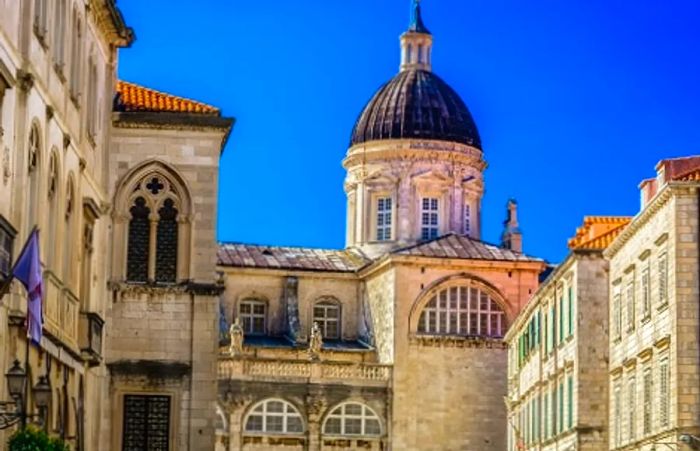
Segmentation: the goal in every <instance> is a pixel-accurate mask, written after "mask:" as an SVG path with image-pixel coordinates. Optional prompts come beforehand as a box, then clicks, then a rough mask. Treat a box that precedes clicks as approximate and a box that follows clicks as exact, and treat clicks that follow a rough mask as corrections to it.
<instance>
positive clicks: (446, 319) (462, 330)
mask: <svg viewBox="0 0 700 451" xmlns="http://www.w3.org/2000/svg"><path fill="white" fill-rule="evenodd" d="M505 330H506V317H505V313H504V312H503V310H502V309H501V307H500V306H499V305H498V303H497V302H496V301H495V300H494V299H493V298H492V297H491V296H490V295H489V294H488V293H487V292H486V291H484V290H482V289H481V288H480V287H478V286H473V285H458V286H450V287H447V288H443V289H441V290H439V291H437V292H435V293H434V294H433V295H432V297H431V298H430V300H429V301H428V303H427V304H426V305H425V307H424V308H423V311H422V312H421V315H420V319H419V321H418V332H419V333H424V334H436V335H462V336H482V337H492V338H501V337H503V334H504V333H505Z"/></svg>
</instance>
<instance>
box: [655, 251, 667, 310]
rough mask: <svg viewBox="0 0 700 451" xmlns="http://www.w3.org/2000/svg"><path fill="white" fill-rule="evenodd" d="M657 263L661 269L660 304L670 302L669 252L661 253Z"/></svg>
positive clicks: (659, 269)
mask: <svg viewBox="0 0 700 451" xmlns="http://www.w3.org/2000/svg"><path fill="white" fill-rule="evenodd" d="M657 264H658V271H659V304H660V305H664V304H666V303H667V302H668V254H667V253H666V252H663V253H662V254H661V255H659V260H658V263H657Z"/></svg>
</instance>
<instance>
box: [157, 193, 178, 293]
mask: <svg viewBox="0 0 700 451" xmlns="http://www.w3.org/2000/svg"><path fill="white" fill-rule="evenodd" d="M158 218H159V219H158V227H157V232H156V281H157V282H168V283H173V282H175V280H176V279H177V209H176V208H175V202H173V200H172V199H165V201H164V202H163V206H162V207H161V208H160V209H159V210H158Z"/></svg>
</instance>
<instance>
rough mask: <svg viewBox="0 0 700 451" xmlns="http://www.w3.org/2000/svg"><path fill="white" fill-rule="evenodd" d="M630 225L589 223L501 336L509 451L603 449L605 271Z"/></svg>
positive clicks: (606, 220) (611, 220)
mask: <svg viewBox="0 0 700 451" xmlns="http://www.w3.org/2000/svg"><path fill="white" fill-rule="evenodd" d="M629 222H630V218H624V217H601V216H588V217H586V218H585V219H584V223H583V226H582V227H580V228H579V229H578V230H577V232H576V236H575V237H574V238H572V239H571V240H570V241H569V249H570V250H571V252H570V253H569V255H568V256H567V258H566V259H564V261H563V262H562V263H561V264H559V265H558V266H557V267H556V269H555V270H554V271H553V272H552V273H551V274H550V275H549V276H548V278H547V279H546V281H545V282H544V283H542V285H540V287H539V289H538V290H537V291H536V292H535V294H534V295H533V296H532V298H531V300H530V301H529V303H528V305H527V307H526V308H525V309H524V310H523V312H522V313H521V315H520V316H519V317H518V318H517V320H516V321H515V322H514V323H513V325H512V327H511V329H510V330H509V331H508V333H507V334H506V337H505V340H506V342H507V343H508V349H509V358H508V398H507V401H506V403H507V405H508V449H509V450H512V451H515V450H544V451H549V450H562V451H566V450H590V451H603V450H607V449H608V448H607V446H608V441H607V438H608V428H607V415H606V408H607V403H608V391H607V384H606V381H607V378H608V365H607V362H608V352H607V351H608V347H607V343H608V341H607V330H608V318H607V312H608V283H607V281H608V263H607V261H606V260H605V258H604V257H603V250H604V249H605V248H606V247H607V246H608V245H610V243H611V242H612V241H613V239H614V238H615V237H616V236H618V235H619V234H620V233H621V232H622V231H623V230H624V229H625V227H626V225H627V224H628V223H629Z"/></svg>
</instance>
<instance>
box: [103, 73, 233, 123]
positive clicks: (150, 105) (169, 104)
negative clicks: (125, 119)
mask: <svg viewBox="0 0 700 451" xmlns="http://www.w3.org/2000/svg"><path fill="white" fill-rule="evenodd" d="M114 109H115V110H116V111H124V112H150V113H161V112H167V113H190V114H206V115H218V114H219V113H220V110H219V109H218V108H216V107H214V106H211V105H207V104H206V103H202V102H197V101H195V100H190V99H186V98H184V97H177V96H174V95H171V94H166V93H164V92H160V91H156V90H154V89H150V88H146V87H143V86H140V85H137V84H135V83H130V82H127V81H118V82H117V93H116V97H115V99H114Z"/></svg>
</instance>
